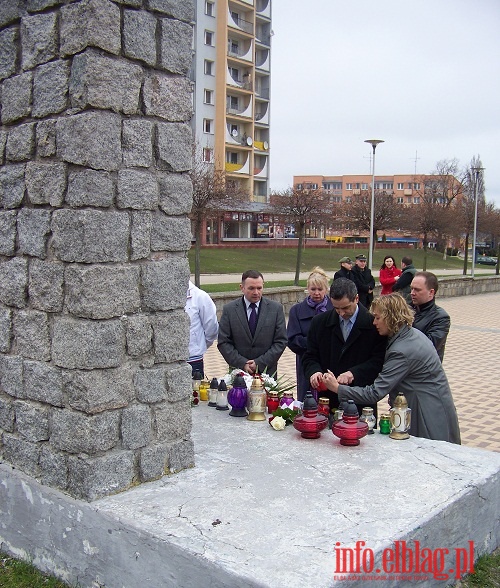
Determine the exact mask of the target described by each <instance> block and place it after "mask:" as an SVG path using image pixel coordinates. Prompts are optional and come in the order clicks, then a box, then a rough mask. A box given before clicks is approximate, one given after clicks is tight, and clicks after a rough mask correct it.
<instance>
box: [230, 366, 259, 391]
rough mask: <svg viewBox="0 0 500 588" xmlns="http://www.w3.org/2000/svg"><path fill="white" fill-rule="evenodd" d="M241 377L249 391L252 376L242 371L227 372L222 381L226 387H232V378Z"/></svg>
mask: <svg viewBox="0 0 500 588" xmlns="http://www.w3.org/2000/svg"><path fill="white" fill-rule="evenodd" d="M240 374H241V375H243V379H244V380H245V384H246V387H247V388H248V390H250V388H251V386H252V382H253V376H251V375H250V374H247V372H244V371H243V370H238V369H236V370H233V371H232V372H229V373H228V374H226V375H225V376H224V377H223V378H222V379H223V380H224V382H225V383H226V386H228V387H229V386H232V385H233V381H234V378H235V377H236V376H239V375H240Z"/></svg>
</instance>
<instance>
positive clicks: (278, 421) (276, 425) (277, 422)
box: [271, 416, 286, 431]
mask: <svg viewBox="0 0 500 588" xmlns="http://www.w3.org/2000/svg"><path fill="white" fill-rule="evenodd" d="M285 426H286V421H285V419H284V418H283V417H280V416H276V417H274V419H273V420H272V421H271V427H272V428H273V429H274V430H275V431H282V430H283V429H284V428H285Z"/></svg>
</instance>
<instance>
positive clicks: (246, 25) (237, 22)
mask: <svg viewBox="0 0 500 588" xmlns="http://www.w3.org/2000/svg"><path fill="white" fill-rule="evenodd" d="M227 12H228V14H227V24H228V26H230V27H232V28H233V29H238V30H239V31H243V32H244V33H249V34H250V35H253V22H250V21H249V20H245V19H244V18H241V16H238V17H236V18H235V17H233V14H232V13H231V11H230V10H228V11H227Z"/></svg>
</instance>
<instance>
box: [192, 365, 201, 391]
mask: <svg viewBox="0 0 500 588" xmlns="http://www.w3.org/2000/svg"><path fill="white" fill-rule="evenodd" d="M202 380H203V374H202V373H201V372H200V371H198V370H195V371H194V372H193V390H194V391H195V392H199V391H200V384H201V381H202Z"/></svg>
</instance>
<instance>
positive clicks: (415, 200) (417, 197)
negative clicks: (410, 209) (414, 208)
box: [413, 196, 420, 204]
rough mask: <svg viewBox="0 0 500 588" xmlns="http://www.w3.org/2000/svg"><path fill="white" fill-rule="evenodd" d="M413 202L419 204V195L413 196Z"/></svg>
mask: <svg viewBox="0 0 500 588" xmlns="http://www.w3.org/2000/svg"><path fill="white" fill-rule="evenodd" d="M413 204H420V197H419V196H414V197H413Z"/></svg>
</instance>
